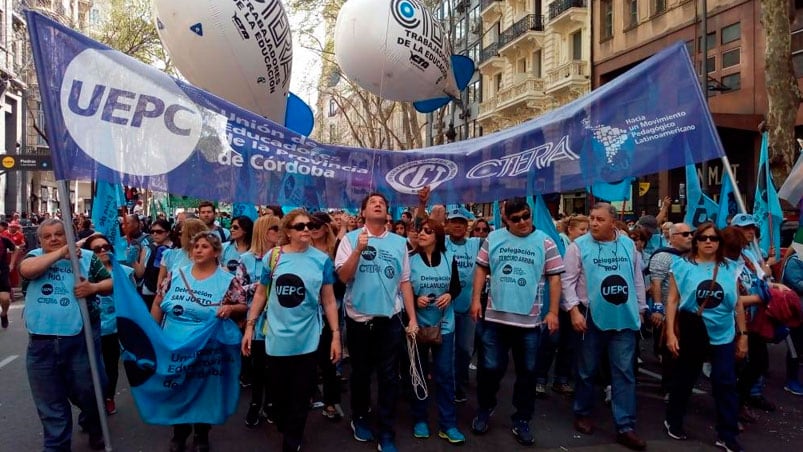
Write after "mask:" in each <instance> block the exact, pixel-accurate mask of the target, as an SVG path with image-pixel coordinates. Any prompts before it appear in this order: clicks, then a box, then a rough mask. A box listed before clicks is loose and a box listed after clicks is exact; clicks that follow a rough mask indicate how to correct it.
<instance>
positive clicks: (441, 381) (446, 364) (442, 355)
mask: <svg viewBox="0 0 803 452" xmlns="http://www.w3.org/2000/svg"><path fill="white" fill-rule="evenodd" d="M442 337H443V343H442V344H441V345H419V346H418V353H419V354H420V356H421V370H422V375H427V374H429V373H431V374H432V379H433V380H434V381H435V386H436V392H435V397H436V400H437V403H438V423H439V425H440V428H441V430H443V431H446V430H448V429H450V428H452V427H457V415H456V414H455V406H454V337H455V335H454V333H449V334H444V335H442ZM430 350H432V367H431V368H430V365H429V359H428V357H429V351H430ZM429 393H430V394H432V388H429ZM431 399H432V397H431V396H430V397H427V398H426V399H424V400H418V398H417V397H414V398H413V420H414V421H415V422H426V421H427V411H428V407H429V401H430V400H431Z"/></svg>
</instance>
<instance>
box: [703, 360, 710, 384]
mask: <svg viewBox="0 0 803 452" xmlns="http://www.w3.org/2000/svg"><path fill="white" fill-rule="evenodd" d="M703 375H705V378H708V379H709V380H710V379H711V363H703Z"/></svg>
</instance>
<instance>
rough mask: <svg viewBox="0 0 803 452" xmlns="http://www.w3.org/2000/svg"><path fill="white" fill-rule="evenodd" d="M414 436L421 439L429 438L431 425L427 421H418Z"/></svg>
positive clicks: (414, 427)
mask: <svg viewBox="0 0 803 452" xmlns="http://www.w3.org/2000/svg"><path fill="white" fill-rule="evenodd" d="M413 436H414V437H416V438H419V439H426V438H429V425H427V423H426V422H416V423H415V425H414V426H413Z"/></svg>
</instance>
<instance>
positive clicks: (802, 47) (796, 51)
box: [792, 30, 803, 77]
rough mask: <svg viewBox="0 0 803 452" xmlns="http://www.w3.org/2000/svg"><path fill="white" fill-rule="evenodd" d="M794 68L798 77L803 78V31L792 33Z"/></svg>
mask: <svg viewBox="0 0 803 452" xmlns="http://www.w3.org/2000/svg"><path fill="white" fill-rule="evenodd" d="M792 66H793V67H794V69H795V76H796V77H803V30H795V31H793V32H792Z"/></svg>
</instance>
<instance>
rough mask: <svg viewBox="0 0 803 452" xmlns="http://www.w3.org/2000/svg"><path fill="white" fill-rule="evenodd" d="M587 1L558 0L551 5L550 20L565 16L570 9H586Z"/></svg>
mask: <svg viewBox="0 0 803 452" xmlns="http://www.w3.org/2000/svg"><path fill="white" fill-rule="evenodd" d="M586 1H587V0H557V1H554V2H552V3H550V4H549V20H554V19H555V18H556V17H558V16H560V15H561V14H563V13H564V12H565V11H566V10H568V9H569V8H585V7H586V6H587V5H586Z"/></svg>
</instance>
